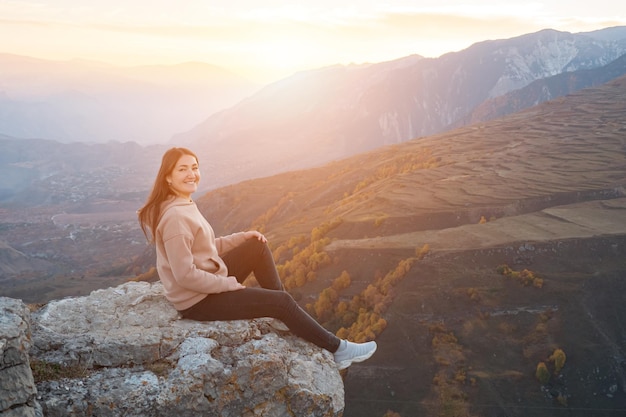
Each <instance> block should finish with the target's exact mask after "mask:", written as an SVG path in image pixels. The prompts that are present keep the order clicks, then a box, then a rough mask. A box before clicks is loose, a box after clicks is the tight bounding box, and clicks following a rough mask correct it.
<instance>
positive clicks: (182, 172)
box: [165, 155, 200, 199]
mask: <svg viewBox="0 0 626 417" xmlns="http://www.w3.org/2000/svg"><path fill="white" fill-rule="evenodd" d="M165 179H166V180H167V183H168V185H169V186H170V189H171V190H172V191H173V192H174V193H175V194H176V195H178V196H180V197H183V198H187V199H191V194H193V193H195V192H196V191H197V189H198V183H199V182H200V168H199V166H198V161H197V160H196V158H195V157H193V156H192V155H183V156H181V157H180V159H179V160H178V162H176V165H175V166H174V169H173V170H172V172H170V173H169V175H168V176H167V177H165Z"/></svg>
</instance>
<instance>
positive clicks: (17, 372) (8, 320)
mask: <svg viewBox="0 0 626 417" xmlns="http://www.w3.org/2000/svg"><path fill="white" fill-rule="evenodd" d="M29 349H30V311H29V310H28V308H27V307H26V305H24V303H22V302H21V301H19V300H14V299H12V298H6V297H0V416H2V417H18V416H19V417H30V416H35V415H38V413H40V412H41V409H40V408H39V404H37V401H36V399H35V398H36V394H37V389H36V387H35V382H34V380H33V374H32V372H31V369H30V361H29V356H28V351H29Z"/></svg>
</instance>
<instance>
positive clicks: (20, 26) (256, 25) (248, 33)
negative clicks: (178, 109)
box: [0, 0, 626, 83]
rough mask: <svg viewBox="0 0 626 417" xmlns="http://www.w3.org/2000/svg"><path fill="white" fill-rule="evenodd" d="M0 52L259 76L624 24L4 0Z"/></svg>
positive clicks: (331, 5)
mask: <svg viewBox="0 0 626 417" xmlns="http://www.w3.org/2000/svg"><path fill="white" fill-rule="evenodd" d="M0 15H1V16H2V19H1V20H0V38H2V40H3V42H2V46H1V47H0V52H4V53H12V54H17V55H27V56H32V57H37V58H44V59H51V60H69V59H77V58H78V59H86V60H95V61H102V62H106V63H110V64H115V65H144V64H168V65H169V64H177V63H182V62H189V61H194V62H197V61H200V62H206V63H211V64H214V65H218V66H220V67H222V68H225V69H228V70H230V71H233V72H235V73H237V74H239V75H243V76H245V77H247V78H248V79H250V80H252V81H254V82H256V83H267V82H271V81H276V80H278V79H281V78H284V77H286V76H289V75H291V74H293V73H294V72H297V71H301V70H306V69H312V68H318V67H322V66H327V65H333V64H349V63H364V62H381V61H386V60H391V59H396V58H400V57H403V56H407V55H411V54H419V55H422V56H427V57H436V56H440V55H442V54H443V53H446V52H450V51H456V50H461V49H464V48H466V47H468V46H470V45H471V44H472V43H475V42H478V41H482V40H486V39H500V38H509V37H513V36H518V35H521V34H524V33H530V32H534V31H537V30H541V29H545V28H552V29H557V30H562V31H569V32H583V31H591V30H596V29H600V28H605V27H610V26H618V25H625V24H626V14H625V13H624V8H623V5H622V3H621V2H619V1H617V0H598V1H594V2H593V3H589V2H584V3H582V2H574V3H572V2H568V1H565V0H550V1H543V2H541V1H537V2H530V3H529V2H522V1H516V2H502V1H499V0H490V1H475V0H474V1H472V0H468V1H450V0H437V1H435V0H427V1H419V2H415V1H398V0H396V1H388V2H374V1H365V0H359V1H356V0H355V1H345V2H336V1H329V0H316V1H311V0H308V1H303V2H298V3H297V4H295V3H293V2H287V1H265V2H261V3H259V2H256V1H252V0H231V1H229V2H220V3H219V5H216V3H215V2H211V3H208V2H205V1H201V0H183V1H178V2H170V1H165V0H158V1H154V0H153V1H148V0H133V1H126V0H107V1H104V0H93V1H90V2H84V1H79V0H55V1H50V0H47V1H46V0H37V1H17V0H9V1H0Z"/></svg>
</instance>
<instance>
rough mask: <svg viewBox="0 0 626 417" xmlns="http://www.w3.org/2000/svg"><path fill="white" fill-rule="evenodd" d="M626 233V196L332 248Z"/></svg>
mask: <svg viewBox="0 0 626 417" xmlns="http://www.w3.org/2000/svg"><path fill="white" fill-rule="evenodd" d="M623 234H626V198H618V199H614V200H601V201H589V202H584V203H577V204H571V205H566V206H558V207H551V208H547V209H544V210H541V211H539V212H536V213H531V214H524V215H519V216H510V217H503V218H501V219H496V220H492V221H490V222H487V223H484V224H471V225H464V226H459V227H452V228H448V229H442V230H425V231H418V232H411V233H404V234H398V235H393V236H384V237H376V238H368V239H354V240H336V241H334V242H332V243H331V244H330V245H329V246H328V247H327V250H334V249H377V248H380V249H383V248H384V249H389V248H411V247H421V246H423V245H424V244H428V245H429V246H430V250H431V251H445V250H453V251H457V250H470V249H484V248H489V247H495V246H501V245H506V244H511V243H514V242H518V243H519V242H529V243H532V242H545V241H551V240H559V239H572V238H589V237H597V236H611V235H623Z"/></svg>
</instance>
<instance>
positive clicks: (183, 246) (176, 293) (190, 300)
mask: <svg viewBox="0 0 626 417" xmlns="http://www.w3.org/2000/svg"><path fill="white" fill-rule="evenodd" d="M199 181H200V170H199V165H198V158H197V157H196V155H195V154H194V153H193V152H191V151H190V150H189V149H185V148H172V149H170V150H168V151H167V152H166V153H165V154H164V155H163V159H162V161H161V167H160V169H159V172H158V174H157V177H156V180H155V182H154V186H153V188H152V192H151V193H150V196H149V197H148V200H147V202H146V204H145V205H144V206H143V207H142V208H141V210H139V222H140V224H141V228H142V230H143V232H144V234H145V235H146V237H148V236H149V235H151V236H152V239H151V241H152V243H154V244H155V246H156V255H157V270H158V273H159V278H160V280H161V282H162V283H163V288H164V291H165V296H166V297H167V299H168V300H169V301H170V302H171V303H172V304H173V305H174V307H175V308H176V309H177V310H178V311H179V312H180V313H181V314H182V316H183V317H184V318H186V319H192V320H201V321H211V320H243V319H253V318H258V317H273V318H275V319H279V320H281V321H282V322H283V323H284V324H285V325H286V326H287V327H288V328H289V330H290V331H291V332H292V333H294V334H296V335H298V336H300V337H302V338H304V339H306V340H308V341H309V342H312V343H314V344H316V345H317V346H319V347H321V348H324V349H326V350H328V351H330V352H332V353H333V354H334V357H335V362H336V363H337V365H338V367H339V369H345V368H347V367H348V366H350V365H351V364H352V363H355V362H361V361H364V360H366V359H368V358H369V357H370V356H372V355H373V354H374V352H375V351H376V342H367V343H352V342H348V341H347V340H340V339H339V338H338V337H337V336H335V335H334V334H332V333H331V332H329V331H328V330H326V329H324V328H323V327H322V326H320V325H319V324H318V323H317V322H316V321H315V320H314V319H313V318H311V316H309V315H308V314H307V313H306V312H305V311H304V310H303V309H302V308H300V306H299V305H298V304H297V303H296V302H295V300H294V299H293V298H292V297H291V295H290V294H289V293H288V292H286V291H285V290H284V288H283V286H282V283H281V281H280V278H279V277H278V273H277V271H276V266H275V264H274V259H273V257H272V254H271V251H270V250H269V247H268V246H267V240H266V239H265V236H263V235H262V234H261V233H259V232H257V231H247V232H239V233H234V234H232V235H228V236H223V237H218V238H216V237H215V235H214V232H213V229H212V228H211V225H210V224H209V223H208V222H207V220H206V219H205V218H204V217H203V216H202V214H201V213H200V211H199V210H198V208H197V206H196V204H195V203H194V202H193V200H192V199H191V195H192V194H193V193H194V192H195V191H196V190H197V189H198V183H199ZM251 272H254V276H255V277H256V279H257V281H258V283H259V285H260V286H261V288H258V287H256V288H247V287H245V286H244V285H243V284H242V283H243V282H244V280H245V279H246V278H247V277H248V275H250V273H251Z"/></svg>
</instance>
